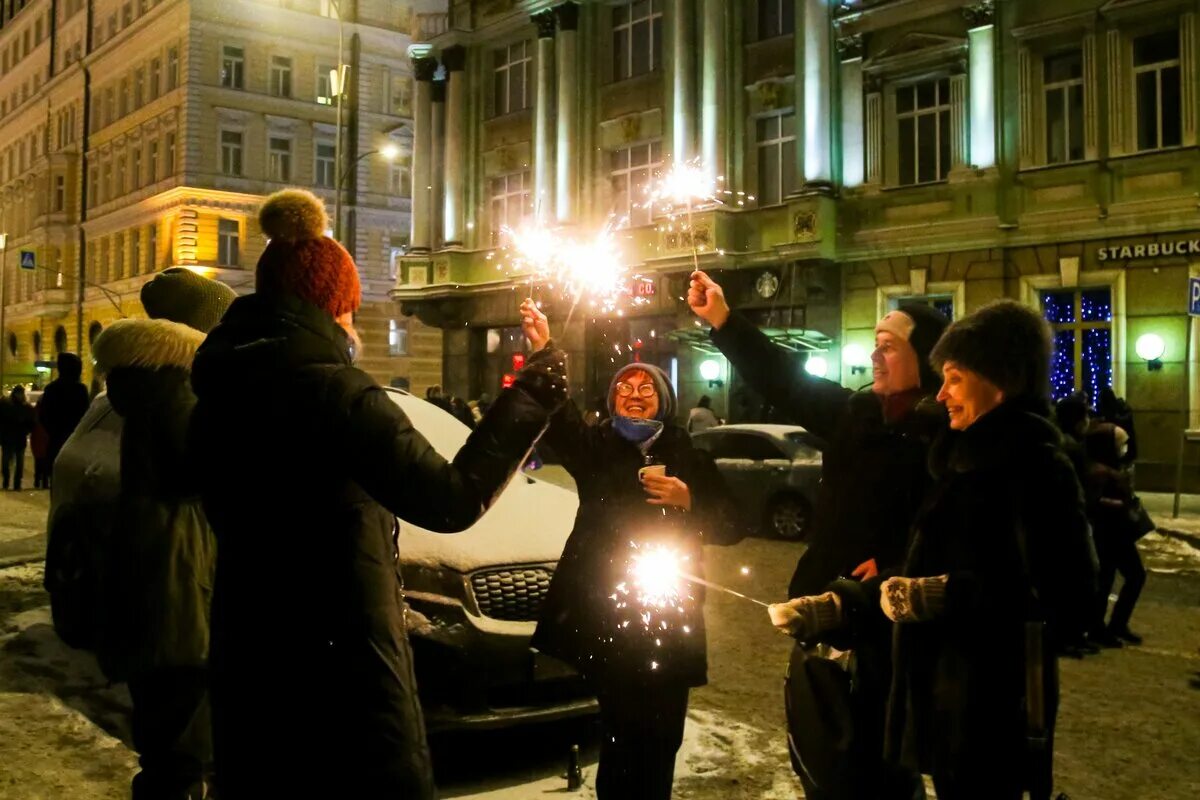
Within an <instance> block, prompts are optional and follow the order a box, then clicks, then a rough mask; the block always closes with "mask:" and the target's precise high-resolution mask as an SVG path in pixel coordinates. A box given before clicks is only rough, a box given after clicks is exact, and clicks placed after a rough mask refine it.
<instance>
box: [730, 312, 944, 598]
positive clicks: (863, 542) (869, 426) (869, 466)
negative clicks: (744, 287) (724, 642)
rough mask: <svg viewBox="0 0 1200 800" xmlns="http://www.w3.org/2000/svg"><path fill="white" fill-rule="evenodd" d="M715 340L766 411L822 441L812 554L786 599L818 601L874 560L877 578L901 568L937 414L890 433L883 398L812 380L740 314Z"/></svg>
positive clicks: (898, 424) (919, 411) (902, 422)
mask: <svg viewBox="0 0 1200 800" xmlns="http://www.w3.org/2000/svg"><path fill="white" fill-rule="evenodd" d="M712 340H713V342H714V343H715V344H716V345H717V347H719V348H720V349H721V352H723V353H724V354H725V355H726V356H727V357H728V358H729V360H730V361H731V362H732V363H733V365H734V366H735V367H736V368H737V370H738V373H739V374H740V375H741V376H742V377H743V378H745V380H746V381H747V382H748V383H749V384H750V385H751V386H753V387H754V388H755V390H756V391H758V392H759V393H760V394H762V395H763V396H764V397H765V398H766V399H767V402H769V403H771V404H772V405H773V406H775V407H776V408H779V409H780V410H781V411H783V412H785V413H786V414H787V415H788V416H789V418H790V419H791V420H793V421H794V422H795V423H796V424H798V425H802V426H804V428H805V429H807V430H808V431H809V432H810V433H814V434H816V435H817V436H819V437H821V438H822V439H824V440H825V447H824V449H823V450H822V452H821V459H822V467H821V475H822V479H821V487H820V490H819V493H818V495H817V503H816V507H815V508H814V509H813V514H812V519H811V522H810V527H809V531H808V535H807V540H808V549H807V550H806V551H805V553H804V555H803V556H802V557H801V559H800V562H799V563H798V564H797V565H796V572H795V574H794V575H793V576H792V581H791V585H790V586H789V588H788V596H789V597H801V596H804V595H811V594H818V593H820V592H822V591H824V590H825V587H826V584H828V583H829V582H830V581H832V580H834V579H835V578H837V577H839V576H842V575H849V574H850V572H851V571H853V570H854V568H855V567H857V566H858V565H859V564H861V563H863V562H864V561H867V560H868V559H871V558H873V559H875V561H876V564H877V565H878V566H879V568H880V570H881V571H884V572H886V571H889V570H892V569H895V568H898V567H899V566H900V565H901V564H902V563H903V561H904V553H905V550H906V546H907V542H908V533H909V527H910V526H911V524H912V521H913V518H914V517H915V516H916V512H917V509H919V508H920V506H921V501H922V499H923V498H924V496H925V493H926V491H927V489H928V487H929V485H930V483H931V481H930V479H929V475H928V471H927V469H926V458H927V455H928V452H929V446H930V444H931V442H932V441H933V438H934V437H935V436H936V435H937V433H938V432H939V431H941V430H943V429H944V428H945V424H946V423H945V413H944V411H943V410H942V408H941V406H940V405H938V404H937V403H936V402H934V400H933V398H932V397H927V398H923V399H922V400H920V402H918V403H916V405H915V406H914V408H913V409H912V410H911V411H909V412H908V413H907V414H906V415H904V416H902V417H901V418H900V419H899V420H897V421H895V422H892V423H890V424H889V423H887V422H885V420H884V416H883V404H882V401H881V400H880V397H879V395H876V394H874V393H873V392H871V391H870V390H869V389H865V390H862V391H858V392H853V391H851V390H849V389H847V388H845V387H843V386H841V385H840V384H837V383H834V382H833V381H827V380H824V379H821V378H816V377H813V376H812V375H809V374H808V373H807V372H805V371H804V370H803V369H800V368H799V367H798V366H797V364H796V363H795V361H794V359H793V358H792V357H791V354H790V353H789V352H788V351H786V350H784V349H783V348H780V347H776V346H775V345H773V344H771V342H770V340H769V339H767V337H766V336H765V335H764V334H763V333H762V331H760V330H758V329H757V328H755V327H754V325H752V324H751V323H750V322H749V321H748V320H746V318H745V317H743V316H741V315H740V314H736V313H735V314H732V315H730V317H729V321H728V322H727V323H726V324H725V325H724V326H723V327H721V328H720V329H719V330H714V331H713V332H712Z"/></svg>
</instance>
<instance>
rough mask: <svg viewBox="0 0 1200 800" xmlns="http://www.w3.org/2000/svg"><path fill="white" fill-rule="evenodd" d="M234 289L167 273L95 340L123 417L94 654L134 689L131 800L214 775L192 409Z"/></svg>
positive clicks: (199, 789)
mask: <svg viewBox="0 0 1200 800" xmlns="http://www.w3.org/2000/svg"><path fill="white" fill-rule="evenodd" d="M236 296H237V295H236V293H235V292H234V291H233V289H230V288H229V287H228V286H226V285H225V284H223V283H220V282H218V281H214V280H210V279H209V278H205V277H202V276H200V275H197V274H196V273H195V272H192V271H191V270H187V269H183V268H182V267H172V268H170V269H166V270H164V271H163V272H160V273H159V274H158V275H156V276H155V277H154V278H153V279H152V280H150V281H149V282H147V283H146V284H145V285H143V287H142V291H141V300H142V306H143V307H144V308H145V310H146V313H147V315H148V316H149V319H123V320H118V321H116V322H114V323H113V324H112V325H110V326H109V327H108V328H106V329H105V330H104V331H103V332H102V333H101V334H100V335H99V336H98V337H97V338H96V341H95V344H93V345H92V354H93V356H94V357H95V359H96V370H97V372H99V373H100V374H102V375H104V376H105V377H106V379H107V385H108V394H107V400H108V402H109V403H110V404H111V405H112V408H113V410H114V411H115V412H116V413H117V414H119V415H120V416H121V418H122V426H121V448H120V465H121V473H120V474H121V481H120V492H119V494H118V496H117V500H116V509H115V514H114V516H113V526H112V532H111V534H110V539H109V541H108V542H106V543H105V547H104V556H103V562H102V563H103V570H102V572H103V578H104V580H103V583H102V585H103V587H104V590H103V591H104V603H103V623H102V627H101V631H102V634H101V637H100V642H99V646H98V648H97V655H98V656H99V659H100V665H101V667H103V669H104V672H105V674H106V675H107V676H108V678H109V679H110V680H113V681H127V682H128V684H129V695H130V697H131V698H132V700H133V715H132V722H133V724H132V728H133V744H134V747H135V748H136V750H137V752H138V761H139V764H140V765H141V772H139V773H138V774H137V775H136V776H134V779H133V797H134V800H141V799H142V798H148V799H149V800H176V799H177V800H192V798H202V797H205V796H206V790H207V789H208V788H209V787H210V786H211V782H212V761H213V756H212V717H211V711H210V706H209V694H208V644H209V611H210V609H209V603H210V600H211V594H212V585H213V576H214V572H215V568H216V555H217V552H216V539H215V537H214V536H213V532H212V529H211V527H210V526H209V524H208V519H207V518H206V516H205V514H204V509H203V508H202V507H201V504H200V487H199V482H198V481H197V479H196V475H195V472H194V471H193V470H192V468H191V464H190V463H189V461H188V458H187V455H186V447H185V445H186V439H187V430H188V425H189V423H190V421H191V416H192V409H193V408H194V406H195V404H196V396H195V395H194V394H193V393H192V388H191V383H190V375H191V367H192V360H193V358H194V357H195V354H196V349H197V348H198V347H199V346H200V343H201V342H203V341H204V337H205V334H206V333H207V332H208V330H209V329H211V328H212V327H213V326H215V325H216V324H217V322H218V321H219V320H220V319H221V316H222V315H223V314H224V313H225V310H226V309H227V308H228V307H229V304H230V303H231V302H232V301H233V299H234V298H235V297H236ZM95 402H98V401H95Z"/></svg>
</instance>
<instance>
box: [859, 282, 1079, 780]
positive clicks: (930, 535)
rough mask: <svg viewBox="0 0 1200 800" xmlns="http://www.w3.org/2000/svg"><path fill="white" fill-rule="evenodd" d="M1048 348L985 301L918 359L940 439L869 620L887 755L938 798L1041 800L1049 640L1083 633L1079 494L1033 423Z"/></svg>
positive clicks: (1036, 332)
mask: <svg viewBox="0 0 1200 800" xmlns="http://www.w3.org/2000/svg"><path fill="white" fill-rule="evenodd" d="M1050 342H1051V339H1050V331H1049V327H1048V326H1047V325H1046V323H1045V322H1044V321H1043V320H1042V319H1041V318H1040V317H1039V316H1038V315H1037V312H1036V311H1034V310H1033V309H1030V308H1027V307H1025V306H1022V305H1020V304H1018V303H1015V302H1013V301H998V302H996V303H993V304H990V305H988V306H985V307H983V308H982V309H980V310H979V311H977V312H976V313H975V314H973V315H971V316H969V317H966V318H965V319H962V320H959V321H958V322H956V323H954V324H953V325H951V326H950V328H949V329H948V330H947V331H946V333H945V335H944V336H943V337H942V339H941V340H940V341H939V342H938V344H937V346H936V347H935V348H934V350H933V356H932V360H933V361H934V363H935V364H936V365H937V366H939V367H940V368H941V370H942V373H943V376H944V383H943V386H942V389H941V391H940V393H939V394H938V399H939V400H940V401H941V402H943V403H944V404H945V405H946V409H947V412H948V414H949V417H950V427H951V431H949V432H947V433H946V434H945V435H944V436H943V437H941V438H940V439H939V441H938V442H937V444H936V445H935V446H934V448H933V450H932V452H931V454H930V465H931V468H932V472H933V475H934V477H935V479H936V481H937V483H936V485H935V486H934V487H933V489H932V490H931V491H930V494H929V497H928V498H927V500H926V502H925V504H924V506H923V507H922V509H921V512H920V514H919V516H918V518H917V521H916V523H915V526H914V537H913V542H912V546H911V548H910V550H909V554H908V558H907V559H906V562H905V565H904V573H903V576H902V577H893V578H889V579H888V580H886V581H885V582H884V583H883V586H882V587H881V607H882V609H883V611H884V613H885V614H886V615H887V616H888V617H889V618H891V619H892V620H894V621H895V622H897V623H899V624H898V625H897V630H896V641H895V647H894V651H893V653H894V659H895V666H894V670H893V672H894V679H893V689H892V696H891V701H890V703H889V719H888V742H887V753H888V756H889V757H890V758H893V759H897V760H901V761H904V762H905V763H909V764H912V765H914V766H916V767H918V768H919V769H920V771H921V772H922V773H925V774H931V775H932V776H933V782H934V785H935V787H936V789H937V796H938V798H939V800H958V799H959V798H971V800H992V799H993V798H994V799H995V800H1009V798H1011V800H1017V798H1020V797H1021V796H1022V791H1023V790H1025V789H1030V790H1031V792H1032V793H1033V794H1032V796H1034V797H1038V798H1041V797H1049V791H1050V783H1049V781H1050V776H1051V775H1052V772H1051V755H1052V742H1053V730H1054V718H1055V714H1056V712H1057V701H1058V692H1057V673H1056V662H1055V659H1054V652H1055V648H1054V639H1055V637H1056V636H1061V635H1066V634H1077V633H1078V632H1079V631H1082V630H1083V629H1084V628H1085V627H1086V625H1087V624H1088V621H1089V619H1090V617H1091V613H1092V598H1093V597H1094V592H1095V579H1096V563H1095V553H1094V550H1093V548H1092V545H1091V538H1090V535H1089V533H1088V526H1087V518H1086V516H1085V512H1084V504H1083V496H1082V491H1081V489H1080V486H1079V482H1078V480H1077V479H1076V476H1075V472H1074V469H1073V467H1072V465H1071V463H1070V461H1069V460H1068V458H1067V457H1066V455H1065V454H1064V453H1063V450H1062V447H1061V442H1060V435H1059V432H1058V430H1057V429H1056V428H1055V427H1054V425H1053V424H1052V423H1051V422H1050V420H1049V419H1048V418H1047V417H1048V415H1049V403H1048V394H1049V364H1050ZM1047 629H1048V633H1046V634H1045V635H1043V631H1044V630H1047ZM1039 709H1042V713H1041V714H1040V715H1039V714H1038V713H1037V712H1038V710H1039ZM1043 740H1044V741H1046V742H1048V743H1051V744H1048V745H1047V748H1048V749H1047V748H1041V747H1039V746H1038V745H1039V743H1040V742H1041V741H1043Z"/></svg>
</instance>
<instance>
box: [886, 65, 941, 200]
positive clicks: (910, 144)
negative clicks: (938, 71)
mask: <svg viewBox="0 0 1200 800" xmlns="http://www.w3.org/2000/svg"><path fill="white" fill-rule="evenodd" d="M896 126H897V139H898V141H899V152H898V153H897V162H898V165H899V167H900V169H899V173H900V184H901V185H911V184H915V183H932V182H934V181H941V180H945V179H946V176H947V175H948V174H949V173H950V79H949V78H942V79H940V80H933V81H924V82H922V83H917V84H912V85H908V86H901V87H898V88H897V89H896Z"/></svg>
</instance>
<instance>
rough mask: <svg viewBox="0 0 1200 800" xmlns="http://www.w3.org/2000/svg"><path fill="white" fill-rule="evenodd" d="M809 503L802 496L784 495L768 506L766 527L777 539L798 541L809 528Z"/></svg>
mask: <svg viewBox="0 0 1200 800" xmlns="http://www.w3.org/2000/svg"><path fill="white" fill-rule="evenodd" d="M809 510H810V509H809V507H808V503H807V502H805V500H804V499H803V498H801V497H796V496H794V495H784V496H783V497H777V498H775V499H774V500H772V501H771V504H770V506H768V507H767V519H766V523H767V524H766V528H767V532H768V533H770V534H771V535H772V536H773V537H775V538H776V539H786V540H788V541H793V542H798V541H800V540H801V539H803V538H804V535H805V533H806V532H807V530H808V517H809Z"/></svg>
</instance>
